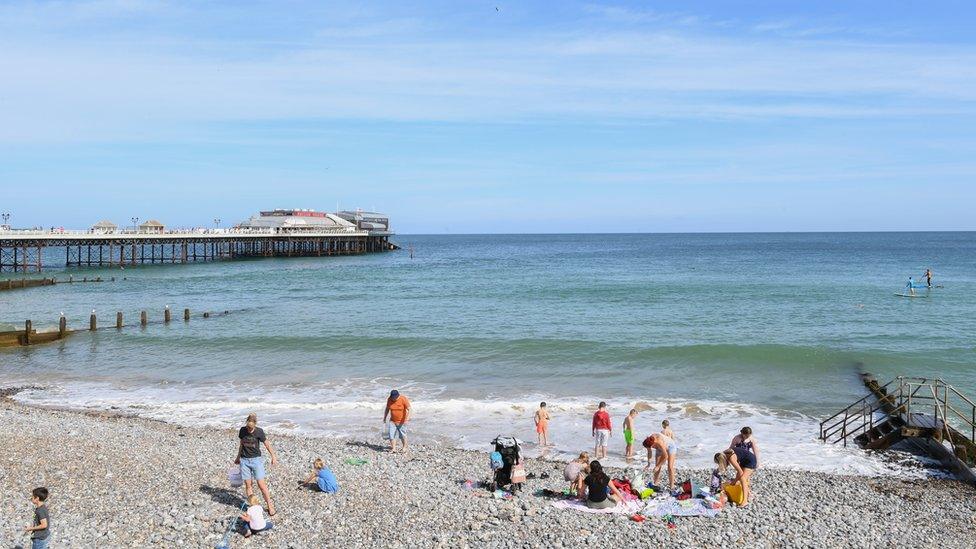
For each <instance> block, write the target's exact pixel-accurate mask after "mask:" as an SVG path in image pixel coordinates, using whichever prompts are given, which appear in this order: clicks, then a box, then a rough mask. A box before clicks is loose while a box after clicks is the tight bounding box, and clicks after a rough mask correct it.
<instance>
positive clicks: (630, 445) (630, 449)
mask: <svg viewBox="0 0 976 549" xmlns="http://www.w3.org/2000/svg"><path fill="white" fill-rule="evenodd" d="M635 419H637V409H636V408H632V409H631V410H630V413H629V414H627V417H625V418H624V442H625V443H626V444H627V447H626V449H625V451H624V457H626V458H627V459H628V460H629V459H631V458H633V457H634V420H635Z"/></svg>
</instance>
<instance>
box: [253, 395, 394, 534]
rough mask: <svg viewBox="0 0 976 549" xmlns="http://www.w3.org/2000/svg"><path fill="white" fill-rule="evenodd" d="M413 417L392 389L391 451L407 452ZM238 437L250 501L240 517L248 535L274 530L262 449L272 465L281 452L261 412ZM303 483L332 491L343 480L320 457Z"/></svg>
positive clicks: (387, 413) (386, 413)
mask: <svg viewBox="0 0 976 549" xmlns="http://www.w3.org/2000/svg"><path fill="white" fill-rule="evenodd" d="M409 419H410V400H409V399H407V397H405V396H403V395H401V394H400V393H399V391H397V390H395V389H394V390H393V391H390V396H389V398H388V399H387V401H386V407H385V408H384V410H383V422H384V423H385V424H386V425H387V431H386V437H387V438H388V439H389V441H390V452H392V453H397V452H406V451H407V430H406V423H407V421H408V420H409ZM237 438H238V439H239V443H238V447H237V456H236V457H235V458H234V464H235V465H239V466H240V474H241V480H242V481H243V484H244V495H245V504H246V505H242V509H243V508H245V507H246V509H245V510H244V511H243V512H242V513H241V515H240V516H239V517H238V518H239V519H240V522H241V524H243V526H244V537H251V535H253V534H255V533H258V532H263V531H265V530H270V529H271V528H272V527H273V526H274V524H273V523H272V521H271V520H268V519H269V518H270V517H274V516H275V515H276V514H277V511H276V510H275V506H274V502H273V501H272V499H271V493H270V491H269V489H268V483H267V478H266V477H267V471H266V470H265V460H264V456H262V454H261V448H262V447H263V448H264V449H265V450H267V452H268V456H269V457H270V458H271V459H270V462H269V464H270V465H271V466H275V465H277V464H278V455H277V454H276V453H275V451H274V448H272V446H271V443H270V442H268V438H267V435H266V434H265V432H264V430H263V429H261V428H260V427H258V417H257V414H250V415H248V416H247V420H246V421H245V423H244V426H243V427H241V428H240V430H239V431H238V433H237ZM397 442H399V443H400V448H399V449H397ZM299 484H300V485H302V486H307V487H309V488H312V489H317V490H319V491H321V492H325V493H329V494H334V493H336V492H338V491H339V481H338V479H337V478H336V476H335V473H333V472H332V470H331V469H329V467H327V466H326V464H325V462H324V461H323V460H322V459H320V458H317V459H316V460H315V461H314V462H313V463H312V471H311V473H309V475H308V477H307V478H305V479H304V480H302V481H300V482H299ZM255 485H257V489H258V491H260V492H261V495H262V496H263V497H264V503H265V506H267V517H266V516H265V512H264V507H262V506H261V505H260V500H259V499H258V497H257V494H255V492H254V486H255Z"/></svg>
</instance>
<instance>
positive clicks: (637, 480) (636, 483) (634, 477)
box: [624, 467, 644, 489]
mask: <svg viewBox="0 0 976 549" xmlns="http://www.w3.org/2000/svg"><path fill="white" fill-rule="evenodd" d="M624 478H625V479H627V480H629V481H630V485H631V486H632V487H633V489H636V488H637V487H640V486H644V473H643V472H642V471H641V470H640V469H634V468H632V467H628V468H627V469H625V470H624Z"/></svg>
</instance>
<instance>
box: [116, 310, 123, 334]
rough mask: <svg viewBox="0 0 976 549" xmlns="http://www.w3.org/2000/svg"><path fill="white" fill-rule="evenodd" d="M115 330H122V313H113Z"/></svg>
mask: <svg viewBox="0 0 976 549" xmlns="http://www.w3.org/2000/svg"><path fill="white" fill-rule="evenodd" d="M115 329H116V330H121V329H122V311H119V312H117V313H115Z"/></svg>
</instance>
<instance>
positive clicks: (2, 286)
mask: <svg viewBox="0 0 976 549" xmlns="http://www.w3.org/2000/svg"><path fill="white" fill-rule="evenodd" d="M106 280H108V281H111V282H115V277H114V276H113V277H109V278H107V279H106V278H102V277H100V276H96V277H91V278H89V277H87V276H85V277H80V278H75V277H74V276H73V275H70V276H68V279H67V280H58V279H57V278H20V279H17V278H8V279H5V280H0V292H2V291H5V290H20V289H24V288H38V287H41V286H54V285H55V284H78V283H82V282H105V281H106Z"/></svg>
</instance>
